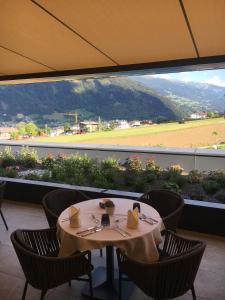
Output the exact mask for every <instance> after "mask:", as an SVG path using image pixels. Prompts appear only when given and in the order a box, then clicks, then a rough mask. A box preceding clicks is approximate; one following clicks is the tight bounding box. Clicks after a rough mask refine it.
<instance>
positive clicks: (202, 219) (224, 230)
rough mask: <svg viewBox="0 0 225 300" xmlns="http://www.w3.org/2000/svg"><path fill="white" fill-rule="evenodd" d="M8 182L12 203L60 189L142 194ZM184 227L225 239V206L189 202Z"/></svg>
mask: <svg viewBox="0 0 225 300" xmlns="http://www.w3.org/2000/svg"><path fill="white" fill-rule="evenodd" d="M1 180H2V181H7V185H6V191H5V198H6V199H8V200H14V201H21V202H31V203H39V204H41V201H42V198H43V196H44V195H45V194H46V193H48V192H49V191H52V190H54V189H57V188H65V189H76V190H80V191H82V192H83V193H85V194H86V195H87V196H88V197H90V198H92V199H94V198H101V197H117V198H128V199H137V198H139V197H140V196H141V194H140V193H131V192H125V191H116V190H107V189H99V188H92V187H82V186H75V185H69V184H60V183H52V182H43V181H33V180H24V179H15V178H5V177H0V181H1ZM179 227H180V228H183V229H187V230H193V231H199V232H204V233H210V234H217V235H222V236H225V204H219V203H212V202H204V201H196V200H187V199H185V207H184V211H183V214H182V218H181V220H180V224H179Z"/></svg>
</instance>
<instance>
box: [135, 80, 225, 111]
mask: <svg viewBox="0 0 225 300" xmlns="http://www.w3.org/2000/svg"><path fill="white" fill-rule="evenodd" d="M132 79H133V80H135V81H137V82H140V83H141V84H143V86H145V87H147V88H151V89H153V90H154V91H155V92H157V93H159V94H160V95H161V96H164V97H166V98H167V99H169V100H171V101H172V102H173V103H174V104H175V105H176V106H177V109H178V110H180V111H183V112H184V113H187V114H190V113H191V112H193V111H201V110H207V111H210V110H211V111H217V112H223V111H224V109H225V97H224V96H225V87H221V86H217V85H212V84H206V83H195V82H184V81H178V80H170V79H161V78H157V77H152V76H134V77H132Z"/></svg>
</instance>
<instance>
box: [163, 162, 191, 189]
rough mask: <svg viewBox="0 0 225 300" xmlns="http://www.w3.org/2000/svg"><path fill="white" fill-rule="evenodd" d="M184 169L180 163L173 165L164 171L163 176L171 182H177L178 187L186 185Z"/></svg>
mask: <svg viewBox="0 0 225 300" xmlns="http://www.w3.org/2000/svg"><path fill="white" fill-rule="evenodd" d="M182 172H183V169H182V168H181V166H180V165H172V166H170V167H169V168H168V169H167V170H165V171H164V172H163V173H162V178H163V179H164V180H166V181H169V182H171V183H175V184H176V185H177V186H178V187H182V186H184V184H185V183H186V181H187V179H186V177H185V176H184V175H182Z"/></svg>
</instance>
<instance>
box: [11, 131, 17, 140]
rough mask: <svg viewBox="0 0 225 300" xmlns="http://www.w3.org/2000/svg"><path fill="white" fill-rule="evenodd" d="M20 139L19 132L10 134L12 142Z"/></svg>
mask: <svg viewBox="0 0 225 300" xmlns="http://www.w3.org/2000/svg"><path fill="white" fill-rule="evenodd" d="M17 138H18V132H17V131H13V132H11V134H10V140H16V139H17Z"/></svg>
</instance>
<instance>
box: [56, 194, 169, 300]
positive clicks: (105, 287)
mask: <svg viewBox="0 0 225 300" xmlns="http://www.w3.org/2000/svg"><path fill="white" fill-rule="evenodd" d="M107 199H110V200H112V201H113V202H114V204H115V211H114V214H113V215H112V216H110V226H109V227H106V228H104V229H103V230H102V231H99V232H96V233H94V234H91V235H88V236H85V237H81V236H79V235H77V232H79V231H81V230H84V229H86V228H89V227H91V226H94V225H96V219H97V220H101V215H102V214H103V213H105V210H104V209H102V208H100V206H99V202H100V200H102V199H92V200H87V201H83V202H79V203H76V205H75V206H76V207H77V208H80V214H79V217H80V223H81V226H80V227H79V228H71V227H70V222H69V220H68V217H69V209H66V210H64V211H63V212H62V213H61V215H60V216H59V219H58V233H59V235H60V239H61V246H60V253H59V255H60V256H66V255H71V254H72V253H74V252H75V251H83V250H92V249H100V248H103V247H106V266H107V267H106V275H107V276H106V281H105V282H104V283H103V284H101V287H98V288H97V289H96V287H94V296H96V293H97V294H98V295H100V299H101V298H102V299H114V298H113V296H112V295H113V294H115V299H116V298H117V297H118V296H117V295H116V293H115V290H114V287H113V286H114V261H113V258H114V253H113V246H116V247H119V248H121V249H124V250H125V251H126V253H127V255H128V256H130V257H132V258H133V259H135V260H137V261H141V262H146V263H148V262H153V261H156V260H158V256H159V254H158V250H157V246H158V245H159V244H160V243H161V241H162V238H161V230H163V229H164V225H163V222H162V219H161V217H160V215H159V214H158V212H157V211H156V210H155V209H154V208H153V207H151V206H149V205H147V204H145V203H141V202H139V203H140V207H141V213H144V214H145V215H147V216H150V217H152V218H154V219H156V220H158V223H156V224H153V225H151V224H149V223H147V222H145V221H142V220H139V224H138V227H137V229H129V228H127V211H128V210H129V209H132V208H133V203H134V202H138V201H133V200H130V199H123V198H107ZM93 216H94V217H95V218H93ZM97 225H98V224H97ZM99 225H100V224H99ZM115 225H119V227H120V228H121V229H122V230H125V231H126V232H127V233H129V234H130V235H129V236H127V237H124V236H122V235H121V234H120V233H119V232H117V231H116V230H115V228H114V227H115ZM101 269H102V268H101ZM104 271H105V270H104ZM93 276H94V275H93ZM97 281H98V282H99V280H97ZM105 292H106V294H105ZM107 295H108V296H107Z"/></svg>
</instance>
